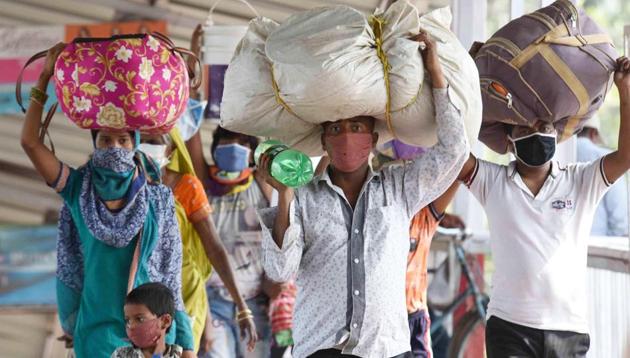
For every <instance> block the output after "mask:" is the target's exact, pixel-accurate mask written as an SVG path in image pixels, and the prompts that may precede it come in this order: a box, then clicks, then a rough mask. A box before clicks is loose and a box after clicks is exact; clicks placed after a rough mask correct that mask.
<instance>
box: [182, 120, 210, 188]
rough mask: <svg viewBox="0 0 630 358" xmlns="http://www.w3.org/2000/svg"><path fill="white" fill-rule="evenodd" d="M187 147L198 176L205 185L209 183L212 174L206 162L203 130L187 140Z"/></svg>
mask: <svg viewBox="0 0 630 358" xmlns="http://www.w3.org/2000/svg"><path fill="white" fill-rule="evenodd" d="M186 149H188V153H190V159H191V160H192V163H193V168H195V174H197V177H198V178H199V179H200V180H201V182H202V183H203V185H207V183H208V180H209V178H210V175H209V173H208V170H209V166H208V163H206V159H205V158H204V157H203V144H202V142H201V130H199V131H197V133H195V134H194V135H193V136H192V137H190V139H189V140H188V141H187V142H186Z"/></svg>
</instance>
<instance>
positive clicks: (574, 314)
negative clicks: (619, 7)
mask: <svg viewBox="0 0 630 358" xmlns="http://www.w3.org/2000/svg"><path fill="white" fill-rule="evenodd" d="M618 66H619V69H618V70H617V72H615V84H616V85H617V87H618V88H619V93H620V98H621V127H620V130H619V149H618V150H617V151H615V152H612V153H610V154H608V155H606V156H604V157H602V158H599V159H597V160H595V161H592V162H590V163H580V164H570V165H568V166H566V167H561V166H559V165H558V164H557V163H555V162H552V161H551V159H552V158H553V155H554V153H555V146H556V136H557V133H556V130H555V129H554V127H553V125H551V124H549V123H547V122H543V121H538V122H537V123H535V125H534V126H533V127H523V126H514V127H510V129H509V131H508V136H509V139H510V144H509V150H510V151H511V152H512V153H513V154H514V155H515V156H516V158H517V160H516V161H514V162H512V163H510V165H508V166H505V165H497V164H493V163H489V162H486V161H483V160H478V159H476V158H475V157H474V156H472V155H471V156H470V158H469V159H468V161H467V162H466V164H465V165H464V168H463V170H462V172H461V175H460V179H461V180H463V181H464V182H465V183H466V184H467V186H468V187H469V188H470V190H471V192H472V193H473V195H475V197H476V198H477V199H478V200H479V202H480V203H481V204H482V205H483V206H484V209H485V211H486V214H487V216H488V222H489V226H490V237H491V249H492V254H493V260H494V266H495V272H494V276H493V279H492V293H491V295H490V304H489V307H488V317H489V319H488V322H487V328H486V350H487V354H488V357H489V358H493V357H497V358H499V357H500V358H505V357H585V356H586V352H587V351H588V348H589V344H590V342H589V341H590V339H589V335H588V324H587V318H586V317H587V302H586V267H587V265H586V260H587V241H588V236H589V232H590V230H591V224H592V221H593V214H594V213H595V209H596V208H597V204H598V203H599V201H600V199H601V198H602V196H603V195H604V194H605V193H606V190H607V189H608V187H609V186H610V185H611V183H613V182H615V181H616V180H617V179H618V178H619V177H621V176H622V175H623V174H624V173H625V172H626V171H627V170H628V169H630V60H628V59H627V58H625V57H624V58H620V59H619V60H618Z"/></svg>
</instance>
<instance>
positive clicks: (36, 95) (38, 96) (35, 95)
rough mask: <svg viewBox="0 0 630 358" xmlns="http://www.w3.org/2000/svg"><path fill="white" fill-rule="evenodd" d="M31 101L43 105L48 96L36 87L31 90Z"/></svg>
mask: <svg viewBox="0 0 630 358" xmlns="http://www.w3.org/2000/svg"><path fill="white" fill-rule="evenodd" d="M31 99H35V100H37V103H40V104H42V105H43V104H44V103H46V100H48V95H47V94H46V93H45V92H44V91H42V90H40V89H39V88H37V87H33V88H31Z"/></svg>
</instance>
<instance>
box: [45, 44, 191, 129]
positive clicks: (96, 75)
mask: <svg viewBox="0 0 630 358" xmlns="http://www.w3.org/2000/svg"><path fill="white" fill-rule="evenodd" d="M55 84H56V86H55V92H56V94H57V98H59V99H60V105H61V109H62V110H63V112H64V113H65V114H66V116H67V117H68V118H70V120H71V121H73V122H74V123H75V124H77V125H78V126H79V127H81V128H89V129H100V128H106V129H114V130H141V131H149V132H151V131H153V132H155V131H159V132H168V131H169V130H170V129H171V128H172V127H173V126H174V125H175V123H176V120H177V119H178V118H179V117H180V116H181V114H182V113H183V112H184V110H185V109H186V103H187V101H188V86H189V78H188V73H187V71H186V65H185V63H184V60H183V59H182V57H181V56H180V55H179V54H177V53H174V52H172V51H171V50H169V49H168V48H167V46H166V45H165V44H163V43H162V42H160V40H158V39H156V38H155V37H153V36H151V35H130V36H128V37H119V38H113V39H106V40H98V41H97V40H94V41H88V42H76V43H70V44H69V45H68V46H67V47H66V48H65V50H64V51H63V52H62V53H61V55H60V56H59V59H58V60H57V63H56V64H55Z"/></svg>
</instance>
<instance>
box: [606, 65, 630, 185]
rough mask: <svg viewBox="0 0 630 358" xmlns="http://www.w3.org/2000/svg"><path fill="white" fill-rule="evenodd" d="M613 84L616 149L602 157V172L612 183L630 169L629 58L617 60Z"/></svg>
mask: <svg viewBox="0 0 630 358" xmlns="http://www.w3.org/2000/svg"><path fill="white" fill-rule="evenodd" d="M617 65H618V68H617V71H615V85H616V86H617V89H619V102H620V107H621V119H620V125H619V139H618V141H617V145H618V147H617V148H618V149H617V150H616V151H614V152H612V153H610V154H608V155H607V156H606V157H605V159H604V174H605V175H606V179H607V180H608V181H609V182H610V183H614V182H615V181H616V180H617V179H619V178H620V177H621V176H622V175H624V174H625V173H626V171H628V169H630V60H629V59H628V58H627V57H625V56H624V57H621V58H619V59H618V60H617Z"/></svg>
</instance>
